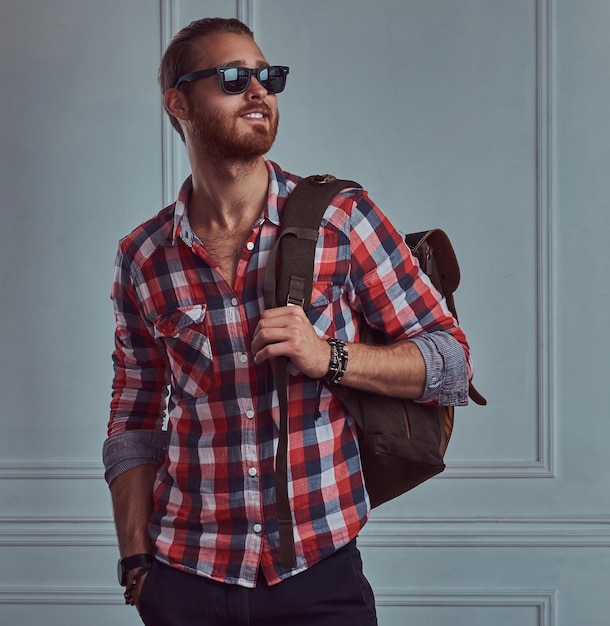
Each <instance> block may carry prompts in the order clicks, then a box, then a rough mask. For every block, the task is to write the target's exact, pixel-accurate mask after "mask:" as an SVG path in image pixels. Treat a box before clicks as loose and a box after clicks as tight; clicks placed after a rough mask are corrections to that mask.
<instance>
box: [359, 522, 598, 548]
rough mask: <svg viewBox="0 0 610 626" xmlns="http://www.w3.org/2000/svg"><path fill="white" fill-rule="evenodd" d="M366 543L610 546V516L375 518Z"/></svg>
mask: <svg viewBox="0 0 610 626" xmlns="http://www.w3.org/2000/svg"><path fill="white" fill-rule="evenodd" d="M358 541H359V545H360V547H363V548H373V547H374V548H383V547H391V548H397V547H437V548H460V547H466V546H468V547H476V548H532V547H536V548H543V547H555V548H583V547H587V548H591V547H593V548H610V516H581V517H574V516H558V517H552V516H547V517H514V518H493V517H488V518H468V517H454V518H442V519H439V518H415V519H414V518H409V519H401V518H398V517H387V518H383V517H380V518H375V517H374V516H373V517H372V518H371V519H370V520H369V521H368V523H367V524H366V526H365V527H364V529H363V530H362V533H361V535H360V538H359V540H358Z"/></svg>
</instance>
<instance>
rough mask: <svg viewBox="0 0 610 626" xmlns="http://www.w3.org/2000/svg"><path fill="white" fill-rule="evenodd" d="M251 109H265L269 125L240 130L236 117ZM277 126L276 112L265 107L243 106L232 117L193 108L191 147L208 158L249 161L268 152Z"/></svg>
mask: <svg viewBox="0 0 610 626" xmlns="http://www.w3.org/2000/svg"><path fill="white" fill-rule="evenodd" d="M252 109H256V110H257V111H260V110H261V109H265V111H266V114H267V115H268V123H267V124H253V125H252V127H251V128H249V129H246V130H244V131H240V130H239V129H238V121H239V117H240V116H241V115H244V114H245V113H247V112H248V110H252ZM278 125H279V113H277V110H276V111H275V113H274V112H273V111H272V110H271V108H269V107H268V106H267V105H257V106H255V105H251V106H249V107H244V108H243V110H241V111H238V112H237V113H236V114H235V117H230V116H229V115H228V114H227V113H221V112H219V111H203V110H202V109H201V108H199V107H195V108H194V110H193V119H192V121H191V129H192V133H191V139H192V141H193V146H194V147H195V148H196V149H197V150H198V151H200V152H202V153H203V154H205V155H206V156H207V157H209V158H214V159H228V160H232V161H249V160H252V159H256V158H258V157H260V156H262V155H264V154H266V153H267V152H269V150H271V146H273V142H274V141H275V137H276V135H277V129H278Z"/></svg>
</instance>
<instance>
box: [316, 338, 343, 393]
mask: <svg viewBox="0 0 610 626" xmlns="http://www.w3.org/2000/svg"><path fill="white" fill-rule="evenodd" d="M326 341H327V342H328V344H329V345H330V362H329V364H328V372H327V373H326V376H324V378H323V379H322V380H324V382H326V383H332V384H335V385H336V384H337V383H338V382H339V381H340V380H341V379H342V378H343V375H344V374H345V371H346V370H347V360H348V357H349V353H348V349H347V344H346V343H345V341H342V340H341V339H335V338H333V337H329V338H328V339H327V340H326Z"/></svg>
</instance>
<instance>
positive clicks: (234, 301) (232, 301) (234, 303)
mask: <svg viewBox="0 0 610 626" xmlns="http://www.w3.org/2000/svg"><path fill="white" fill-rule="evenodd" d="M231 304H232V305H233V306H237V304H238V302H237V298H231Z"/></svg>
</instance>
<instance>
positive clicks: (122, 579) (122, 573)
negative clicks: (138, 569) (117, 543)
mask: <svg viewBox="0 0 610 626" xmlns="http://www.w3.org/2000/svg"><path fill="white" fill-rule="evenodd" d="M117 577H118V579H119V585H121V587H124V586H125V570H124V569H123V563H121V559H119V562H118V564H117Z"/></svg>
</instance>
